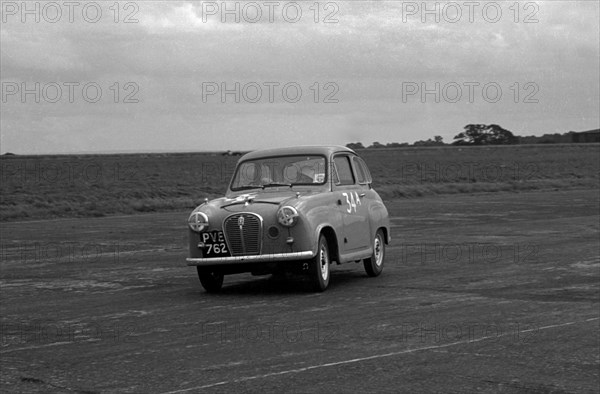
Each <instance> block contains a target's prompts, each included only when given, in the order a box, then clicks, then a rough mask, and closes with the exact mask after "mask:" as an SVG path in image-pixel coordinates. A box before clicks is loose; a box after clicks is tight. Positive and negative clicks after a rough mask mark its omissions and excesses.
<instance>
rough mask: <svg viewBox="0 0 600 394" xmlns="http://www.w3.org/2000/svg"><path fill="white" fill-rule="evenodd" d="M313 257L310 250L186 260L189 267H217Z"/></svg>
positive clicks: (189, 258) (190, 258)
mask: <svg viewBox="0 0 600 394" xmlns="http://www.w3.org/2000/svg"><path fill="white" fill-rule="evenodd" d="M312 257H314V254H313V252H312V251H310V250H306V251H304V252H291V253H272V254H261V255H252V256H229V257H211V258H203V257H197V258H192V257H188V258H187V259H185V260H186V261H187V265H216V264H226V263H265V262H274V261H290V260H306V259H310V258H312Z"/></svg>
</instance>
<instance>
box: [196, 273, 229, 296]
mask: <svg viewBox="0 0 600 394" xmlns="http://www.w3.org/2000/svg"><path fill="white" fill-rule="evenodd" d="M196 268H197V269H198V278H200V283H202V287H204V290H206V291H207V292H208V293H217V292H218V291H219V290H221V287H222V286H223V279H224V275H223V274H222V273H220V272H216V271H210V270H206V269H202V268H200V267H196Z"/></svg>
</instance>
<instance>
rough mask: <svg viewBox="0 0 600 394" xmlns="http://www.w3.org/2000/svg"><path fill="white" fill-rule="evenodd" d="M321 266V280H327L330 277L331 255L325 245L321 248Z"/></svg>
mask: <svg viewBox="0 0 600 394" xmlns="http://www.w3.org/2000/svg"><path fill="white" fill-rule="evenodd" d="M319 264H320V265H321V278H323V280H327V277H328V276H329V255H328V253H327V248H326V247H325V245H323V246H321V251H320V253H319Z"/></svg>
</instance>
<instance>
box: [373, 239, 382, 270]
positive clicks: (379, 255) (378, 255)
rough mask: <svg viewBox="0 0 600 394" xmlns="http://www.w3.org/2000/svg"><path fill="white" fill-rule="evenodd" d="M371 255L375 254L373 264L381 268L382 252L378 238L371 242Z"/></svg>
mask: <svg viewBox="0 0 600 394" xmlns="http://www.w3.org/2000/svg"><path fill="white" fill-rule="evenodd" d="M373 253H375V264H377V266H381V263H383V250H382V245H381V239H380V238H379V236H376V237H375V241H374V242H373Z"/></svg>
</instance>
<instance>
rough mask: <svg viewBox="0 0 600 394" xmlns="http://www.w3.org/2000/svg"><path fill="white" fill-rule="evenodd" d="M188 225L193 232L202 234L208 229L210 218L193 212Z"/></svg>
mask: <svg viewBox="0 0 600 394" xmlns="http://www.w3.org/2000/svg"><path fill="white" fill-rule="evenodd" d="M188 225H189V226H190V228H191V229H192V230H193V231H197V232H200V231H202V230H204V229H205V228H208V216H206V215H205V214H204V213H202V212H192V214H191V215H190V217H189V219H188Z"/></svg>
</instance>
